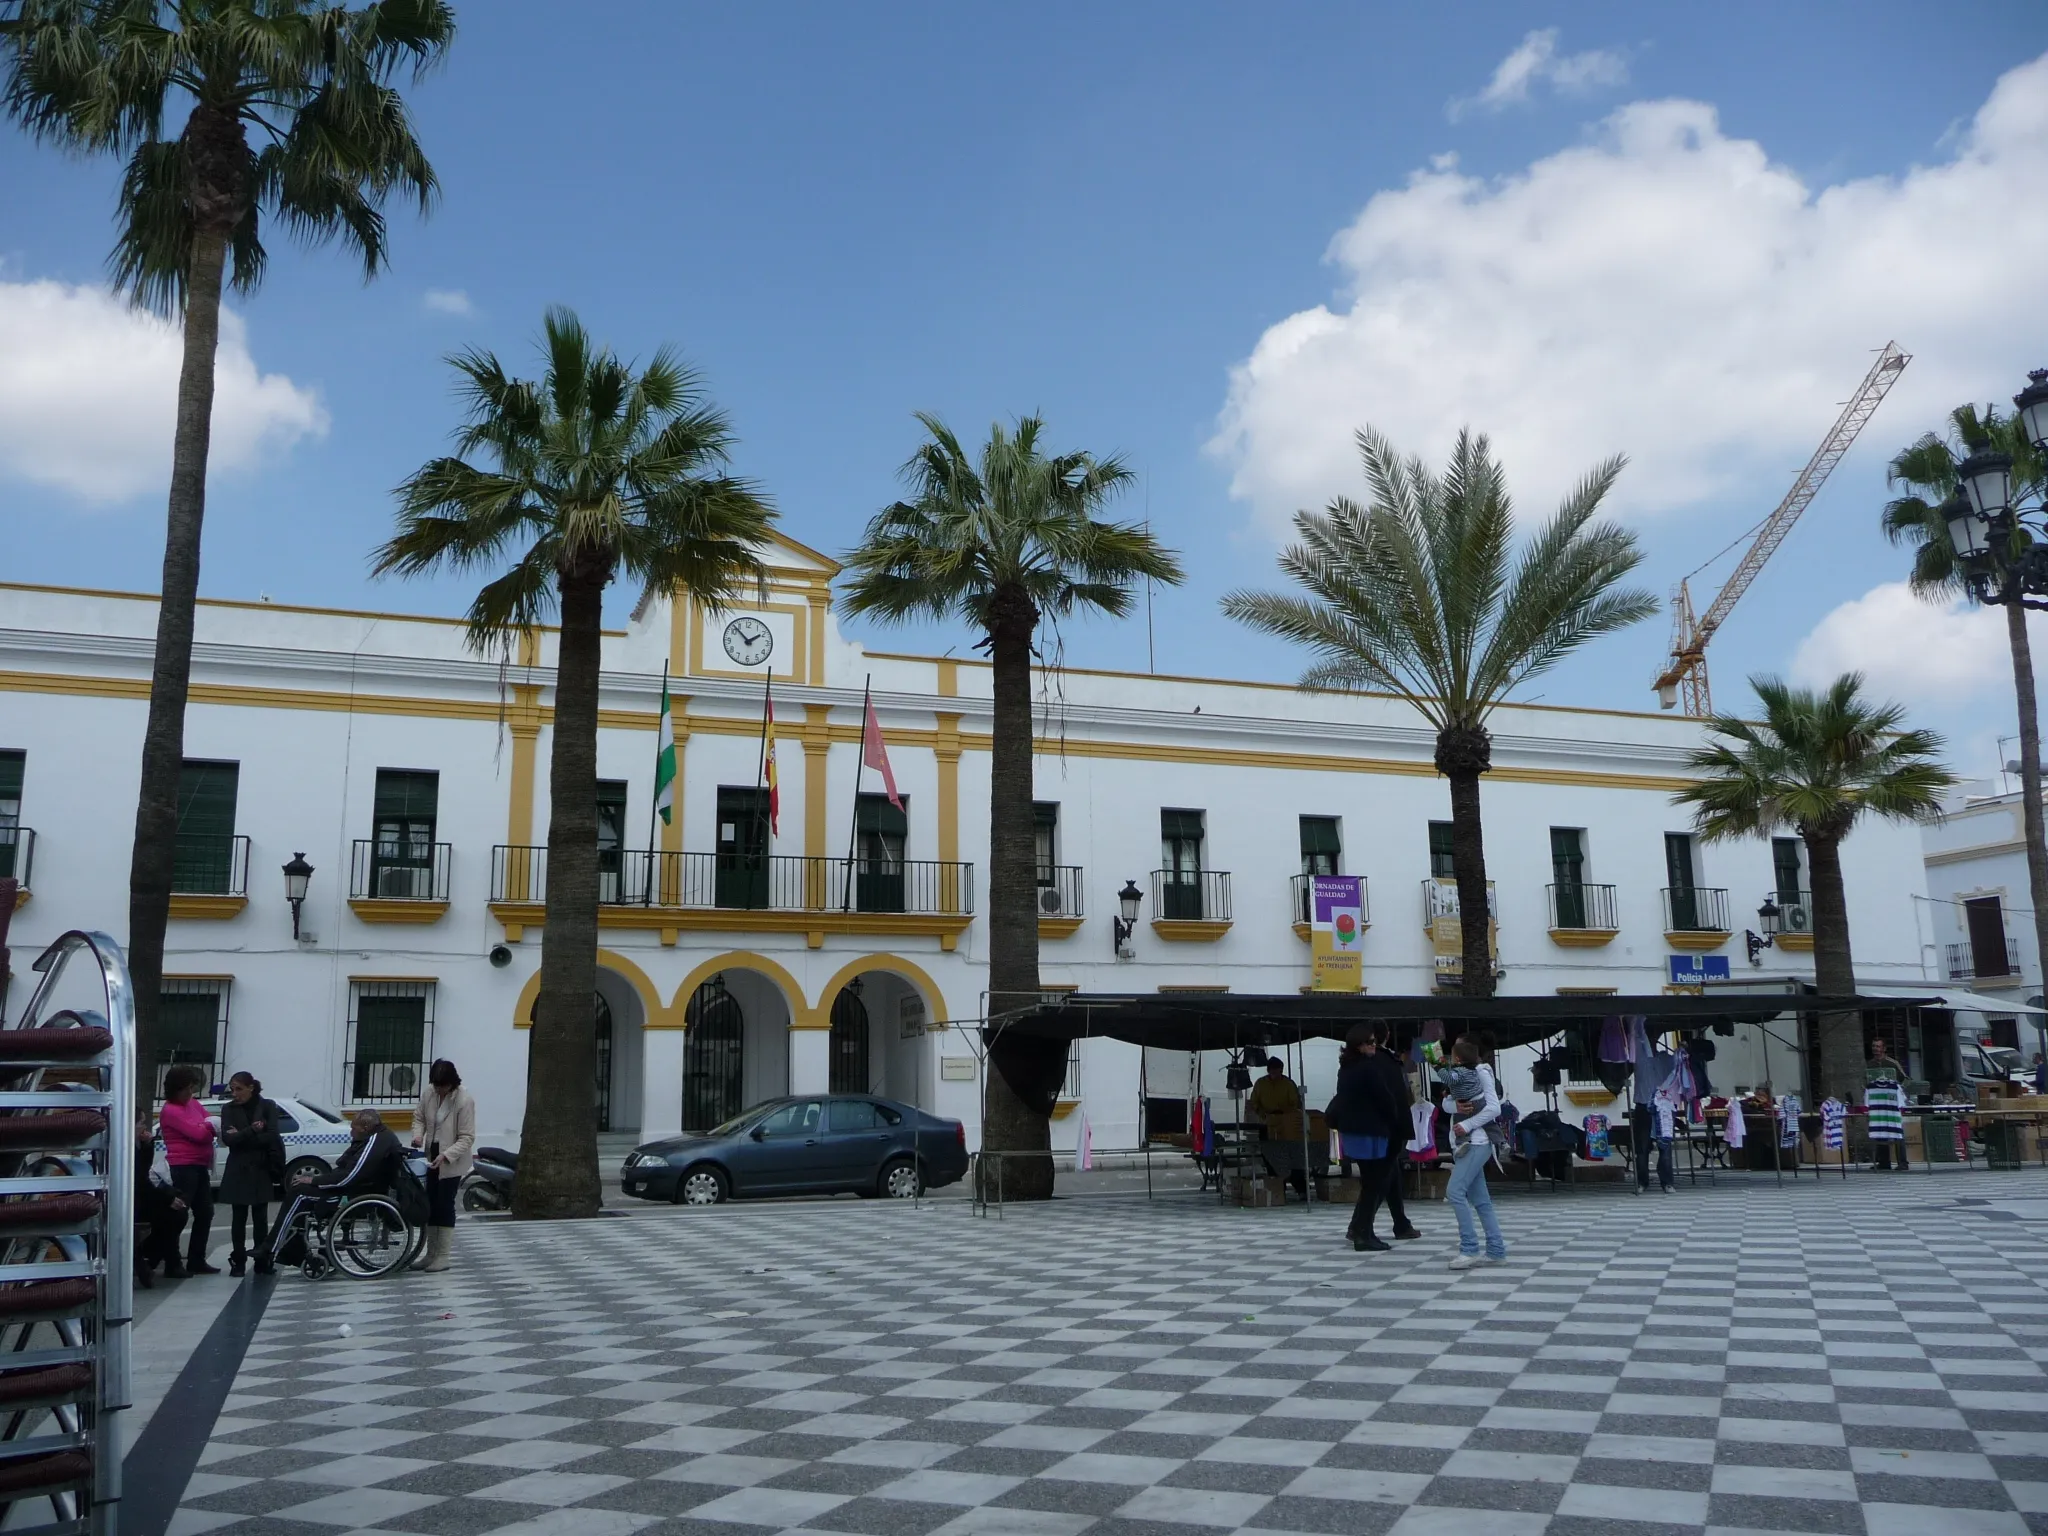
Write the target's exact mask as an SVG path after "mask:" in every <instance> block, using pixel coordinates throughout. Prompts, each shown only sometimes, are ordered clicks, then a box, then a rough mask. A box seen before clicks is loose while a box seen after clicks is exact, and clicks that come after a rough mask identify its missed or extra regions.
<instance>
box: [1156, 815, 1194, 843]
mask: <svg viewBox="0 0 2048 1536" xmlns="http://www.w3.org/2000/svg"><path fill="white" fill-rule="evenodd" d="M1159 835H1160V837H1161V838H1162V839H1164V840H1165V841H1167V842H1193V843H1199V842H1201V840H1202V813H1201V812H1200V811H1161V812H1160V813H1159Z"/></svg>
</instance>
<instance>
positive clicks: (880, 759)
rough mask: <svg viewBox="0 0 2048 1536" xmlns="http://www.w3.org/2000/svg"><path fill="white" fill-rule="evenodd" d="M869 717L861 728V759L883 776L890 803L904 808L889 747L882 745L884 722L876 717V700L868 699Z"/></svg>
mask: <svg viewBox="0 0 2048 1536" xmlns="http://www.w3.org/2000/svg"><path fill="white" fill-rule="evenodd" d="M867 707H868V717H867V720H866V721H865V722H864V723H863V724H862V726H861V729H860V761H861V766H862V767H864V768H872V769H874V770H875V772H877V773H879V774H880V775H881V776H882V788H883V789H884V790H885V791H886V792H887V793H888V796H889V803H890V804H891V805H893V806H895V807H896V809H897V810H899V811H900V810H902V809H903V801H902V800H901V799H900V798H899V797H898V796H897V794H896V775H895V774H894V773H893V772H892V771H891V770H890V768H889V749H888V748H887V747H885V746H883V745H882V722H881V721H879V720H877V719H876V718H875V701H874V700H873V699H872V698H870V699H869V700H868V701H867Z"/></svg>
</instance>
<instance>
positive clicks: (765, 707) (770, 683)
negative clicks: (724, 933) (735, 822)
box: [748, 662, 775, 906]
mask: <svg viewBox="0 0 2048 1536" xmlns="http://www.w3.org/2000/svg"><path fill="white" fill-rule="evenodd" d="M774 686H775V666H774V663H772V662H771V663H770V664H769V667H768V673H767V676H765V677H764V678H763V679H762V680H761V754H760V756H759V757H758V758H757V759H756V760H755V762H754V830H755V831H756V832H759V833H760V834H761V839H760V849H761V851H760V852H759V853H758V854H757V855H755V857H757V858H759V859H760V861H761V884H762V891H761V897H762V905H763V906H766V905H768V900H767V897H768V892H767V889H766V887H767V884H768V878H767V877H768V836H767V832H768V796H767V795H766V794H765V793H764V786H765V785H766V783H767V778H768V711H769V710H770V709H771V708H772V707H773V706H772V705H771V704H770V703H769V698H770V694H769V690H770V689H771V688H773V687H774ZM748 889H749V891H750V892H751V890H752V886H751V883H750V884H749V887H748Z"/></svg>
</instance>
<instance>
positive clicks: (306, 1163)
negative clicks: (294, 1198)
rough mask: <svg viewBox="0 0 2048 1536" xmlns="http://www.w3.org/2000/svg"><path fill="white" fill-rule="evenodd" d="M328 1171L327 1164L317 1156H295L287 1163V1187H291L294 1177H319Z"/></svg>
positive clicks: (285, 1180) (285, 1173) (285, 1175)
mask: <svg viewBox="0 0 2048 1536" xmlns="http://www.w3.org/2000/svg"><path fill="white" fill-rule="evenodd" d="M326 1172H327V1164H326V1163H325V1162H323V1161H321V1159H319V1158H317V1157H295V1158H293V1159H292V1160H291V1161H290V1162H289V1163H287V1164H286V1165H285V1170H284V1184H285V1188H287V1189H289V1188H291V1186H292V1181H293V1180H294V1179H317V1178H319V1177H320V1176H321V1175H322V1174H324V1173H326Z"/></svg>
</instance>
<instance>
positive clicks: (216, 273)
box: [128, 229, 227, 1104]
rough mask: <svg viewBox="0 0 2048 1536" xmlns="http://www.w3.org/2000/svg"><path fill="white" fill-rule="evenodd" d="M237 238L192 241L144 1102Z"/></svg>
mask: <svg viewBox="0 0 2048 1536" xmlns="http://www.w3.org/2000/svg"><path fill="white" fill-rule="evenodd" d="M226 262H227V239H226V236H225V235H223V234H221V233H219V232H209V231H207V230H205V229H202V230H201V231H200V232H199V233H198V234H196V235H195V236H194V237H193V240H192V265H191V271H190V273H189V276H188V279H187V285H186V295H185V356H184V361H183V363H182V364H181V365H180V368H179V372H178V421H177V428H176V430H175V432H174V434H173V436H172V438H171V490H170V497H169V505H168V509H167V513H166V517H165V521H164V569H163V582H162V593H163V595H162V597H161V598H160V599H159V600H158V602H157V609H156V652H155V658H154V661H153V663H152V665H151V669H150V678H149V719H148V723H147V724H145V725H144V727H143V731H142V783H141V787H140V790H139V791H138V793H137V795H136V801H135V847H134V851H133V852H132V854H131V855H130V861H129V866H128V974H129V977H130V978H131V980H132V981H133V983H134V987H135V1063H136V1066H135V1072H136V1099H137V1102H139V1103H144V1104H147V1103H149V1102H151V1101H152V1100H153V1099H154V1098H155V1095H156V1024H157V1004H158V998H159V996H160V994H161V992H162V989H163V976H164V930H165V928H166V927H167V926H169V923H170V915H171V873H172V869H173V867H174V865H175V862H176V857H177V841H178V778H179V774H180V772H181V770H182V768H183V765H184V759H185V699H186V695H187V693H188V692H189V690H190V688H191V683H192V622H193V612H194V608H195V606H196V604H197V603H198V600H199V543H200V535H201V530H202V528H203V525H204V523H205V520H206V459H207V452H208V449H209V447H210V444H211V441H212V435H213V367H214V352H215V350H216V348H217V347H218V345H219V342H220V290H221V275H222V272H223V270H224V268H225V266H226Z"/></svg>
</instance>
